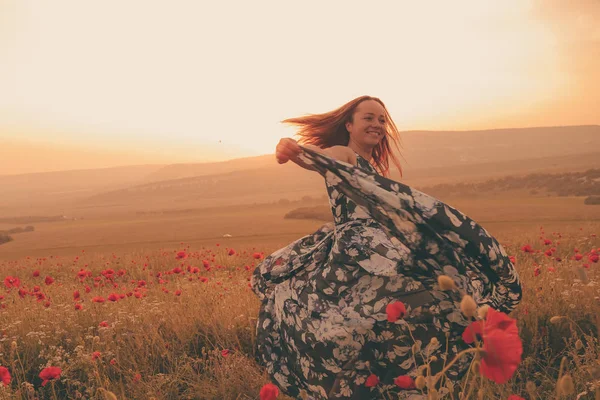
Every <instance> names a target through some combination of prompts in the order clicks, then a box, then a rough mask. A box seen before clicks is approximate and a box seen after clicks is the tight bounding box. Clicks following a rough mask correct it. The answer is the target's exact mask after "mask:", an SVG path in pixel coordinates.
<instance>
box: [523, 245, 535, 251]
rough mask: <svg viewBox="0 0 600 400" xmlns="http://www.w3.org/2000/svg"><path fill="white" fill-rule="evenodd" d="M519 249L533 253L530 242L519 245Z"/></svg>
mask: <svg viewBox="0 0 600 400" xmlns="http://www.w3.org/2000/svg"><path fill="white" fill-rule="evenodd" d="M521 250H522V251H523V252H525V253H533V248H532V247H531V245H530V244H526V245H525V246H523V247H521Z"/></svg>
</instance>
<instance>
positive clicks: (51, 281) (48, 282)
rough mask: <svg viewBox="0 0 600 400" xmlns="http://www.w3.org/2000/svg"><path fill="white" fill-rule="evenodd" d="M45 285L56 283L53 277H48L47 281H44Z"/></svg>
mask: <svg viewBox="0 0 600 400" xmlns="http://www.w3.org/2000/svg"><path fill="white" fill-rule="evenodd" d="M44 283H45V284H46V285H52V284H53V283H54V278H53V277H51V276H47V277H46V279H44Z"/></svg>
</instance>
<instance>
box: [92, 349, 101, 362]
mask: <svg viewBox="0 0 600 400" xmlns="http://www.w3.org/2000/svg"><path fill="white" fill-rule="evenodd" d="M100 355H101V354H100V352H99V351H95V352H93V353H92V360H97V359H99V358H100Z"/></svg>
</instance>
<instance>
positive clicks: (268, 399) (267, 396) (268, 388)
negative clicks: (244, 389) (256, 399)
mask: <svg viewBox="0 0 600 400" xmlns="http://www.w3.org/2000/svg"><path fill="white" fill-rule="evenodd" d="M277 396H279V388H278V387H277V386H275V385H273V384H272V383H267V384H266V385H264V386H263V387H262V388H261V389H260V400H275V399H276V398H277Z"/></svg>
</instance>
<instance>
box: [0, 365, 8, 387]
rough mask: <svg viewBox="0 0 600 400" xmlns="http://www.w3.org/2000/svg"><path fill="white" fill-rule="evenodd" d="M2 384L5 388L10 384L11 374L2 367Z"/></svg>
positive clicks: (0, 371)
mask: <svg viewBox="0 0 600 400" xmlns="http://www.w3.org/2000/svg"><path fill="white" fill-rule="evenodd" d="M0 382H2V383H3V384H4V386H8V385H9V384H10V372H9V371H8V368H6V367H0Z"/></svg>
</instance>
